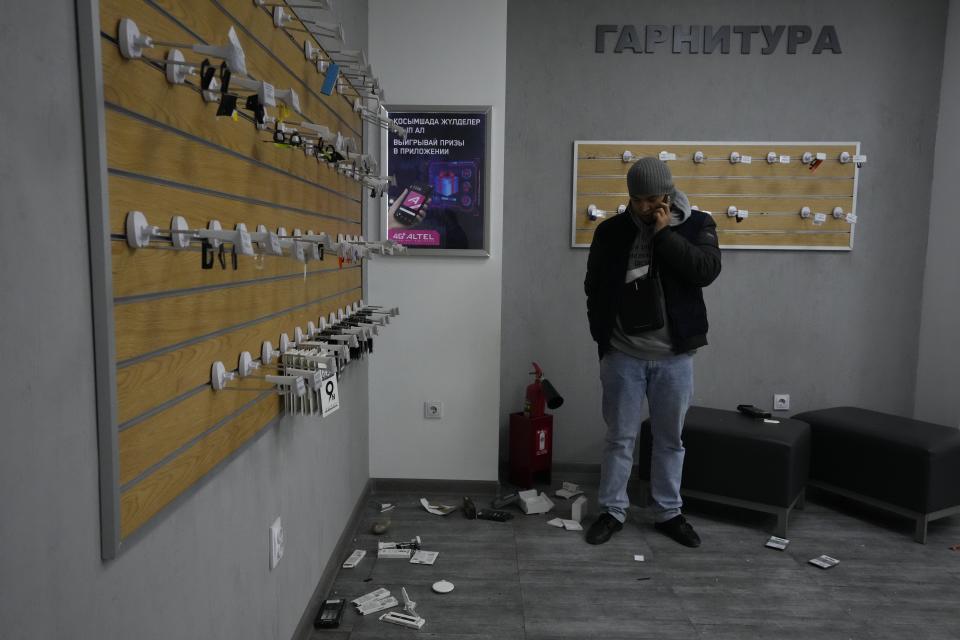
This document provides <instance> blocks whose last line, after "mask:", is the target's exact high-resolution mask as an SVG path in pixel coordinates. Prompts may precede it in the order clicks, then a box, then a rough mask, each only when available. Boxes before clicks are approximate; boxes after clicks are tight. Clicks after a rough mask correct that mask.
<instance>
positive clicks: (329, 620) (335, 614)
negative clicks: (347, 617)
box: [313, 598, 345, 629]
mask: <svg viewBox="0 0 960 640" xmlns="http://www.w3.org/2000/svg"><path fill="white" fill-rule="evenodd" d="M344 602H345V601H344V599H343V598H334V599H331V600H324V601H323V604H321V605H320V611H319V612H317V617H316V618H314V620H313V626H314V628H318V629H319V628H328V629H329V628H336V627H339V626H340V619H341V618H342V617H343V605H344Z"/></svg>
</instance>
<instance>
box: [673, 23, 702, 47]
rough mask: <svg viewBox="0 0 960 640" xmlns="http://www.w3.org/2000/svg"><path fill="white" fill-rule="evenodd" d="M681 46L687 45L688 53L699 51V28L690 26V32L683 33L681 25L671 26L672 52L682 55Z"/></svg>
mask: <svg viewBox="0 0 960 640" xmlns="http://www.w3.org/2000/svg"><path fill="white" fill-rule="evenodd" d="M683 45H687V48H688V49H689V50H690V53H698V52H699V51H700V27H699V26H698V25H690V30H689V31H686V32H684V31H683V25H680V24H675V25H673V52H674V53H683Z"/></svg>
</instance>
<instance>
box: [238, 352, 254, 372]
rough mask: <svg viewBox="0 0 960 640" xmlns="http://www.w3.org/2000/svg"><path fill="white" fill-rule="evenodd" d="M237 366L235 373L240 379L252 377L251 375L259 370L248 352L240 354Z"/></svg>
mask: <svg viewBox="0 0 960 640" xmlns="http://www.w3.org/2000/svg"><path fill="white" fill-rule="evenodd" d="M237 364H238V366H237V373H239V374H240V377H241V378H246V377H248V376H252V375H253V373H254V372H255V371H256V370H257V369H259V368H260V364H259V363H257V362H254V361H253V356H251V355H250V352H249V351H243V352H241V353H240V359H239V361H238V363H237Z"/></svg>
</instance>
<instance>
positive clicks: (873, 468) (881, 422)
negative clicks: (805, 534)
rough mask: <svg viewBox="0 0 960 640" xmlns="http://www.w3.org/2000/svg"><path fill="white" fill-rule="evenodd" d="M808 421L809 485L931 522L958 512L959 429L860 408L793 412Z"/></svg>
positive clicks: (919, 533) (919, 528)
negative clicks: (809, 438)
mask: <svg viewBox="0 0 960 640" xmlns="http://www.w3.org/2000/svg"><path fill="white" fill-rule="evenodd" d="M794 419H796V420H803V421H804V422H806V423H808V424H809V425H810V433H811V437H812V440H811V446H812V448H811V452H810V482H809V484H810V486H812V487H817V488H819V489H823V490H825V491H828V492H831V493H836V494H838V495H842V496H845V497H847V498H851V499H853V500H857V501H859V502H862V503H864V504H869V505H872V506H875V507H879V508H882V509H885V510H887V511H891V512H893V513H896V514H899V515H902V516H905V517H907V518H911V519H913V520H915V521H916V529H915V534H914V539H915V540H916V541H917V542H920V543H924V544H925V543H926V541H927V523H929V522H930V521H931V520H936V519H938V518H943V517H946V516H949V515H952V514H956V513H960V429H956V428H954V427H946V426H943V425H939V424H932V423H930V422H920V421H919V420H911V419H909V418H901V417H899V416H894V415H890V414H886V413H878V412H876V411H868V410H866V409H859V408H856V407H835V408H832V409H822V410H819V411H807V412H805V413H801V414H798V415H796V416H794Z"/></svg>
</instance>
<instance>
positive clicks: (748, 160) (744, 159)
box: [740, 156, 753, 164]
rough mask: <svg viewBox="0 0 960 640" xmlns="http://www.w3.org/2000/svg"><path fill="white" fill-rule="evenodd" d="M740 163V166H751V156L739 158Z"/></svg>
mask: <svg viewBox="0 0 960 640" xmlns="http://www.w3.org/2000/svg"><path fill="white" fill-rule="evenodd" d="M740 163H741V164H752V163H753V156H740Z"/></svg>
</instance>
